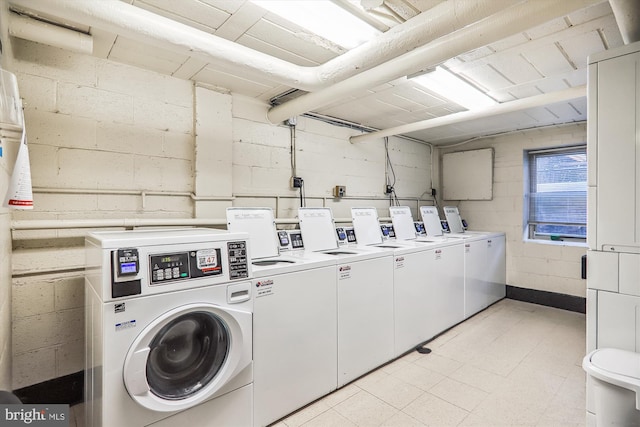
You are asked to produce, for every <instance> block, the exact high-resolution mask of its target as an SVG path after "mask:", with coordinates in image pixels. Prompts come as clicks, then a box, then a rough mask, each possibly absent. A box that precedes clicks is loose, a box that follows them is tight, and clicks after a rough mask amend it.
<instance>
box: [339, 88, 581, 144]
mask: <svg viewBox="0 0 640 427" xmlns="http://www.w3.org/2000/svg"><path fill="white" fill-rule="evenodd" d="M586 95H587V87H586V86H577V87H573V88H570V89H564V90H559V91H557V92H551V93H545V94H542V95H535V96H530V97H528V98H523V99H518V100H515V101H509V102H505V103H502V104H498V105H494V106H491V107H486V108H482V109H480V110H471V111H462V112H460V113H454V114H449V115H447V116H442V117H436V118H435V119H428V120H422V121H419V122H416V123H409V124H406V125H402V126H396V127H393V128H389V129H384V130H381V131H378V132H372V133H369V134H364V135H358V136H352V137H351V138H350V139H349V141H351V142H364V141H370V140H372V139H378V138H383V137H385V136H391V135H397V134H400V133H409V132H416V131H419V130H425V129H433V128H436V127H440V126H446V125H452V124H455V123H460V122H466V121H469V120H476V119H482V118H485V117H491V116H496V115H498V114H506V113H513V112H516V111H521V110H526V109H527V108H535V107H542V106H544V105H549V104H555V103H558V102H564V101H570V100H572V99H577V98H581V97H584V96H586Z"/></svg>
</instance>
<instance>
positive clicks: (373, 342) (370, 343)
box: [298, 208, 394, 387]
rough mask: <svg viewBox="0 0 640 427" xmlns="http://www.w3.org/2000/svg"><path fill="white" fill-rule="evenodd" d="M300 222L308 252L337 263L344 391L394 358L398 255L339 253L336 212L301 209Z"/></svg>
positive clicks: (362, 251)
mask: <svg viewBox="0 0 640 427" xmlns="http://www.w3.org/2000/svg"><path fill="white" fill-rule="evenodd" d="M298 218H299V221H300V231H301V232H302V237H303V240H304V242H305V247H306V248H307V250H312V251H316V252H321V253H324V254H329V255H331V256H333V257H334V258H335V267H334V268H335V270H334V271H335V275H336V280H337V304H338V312H337V314H338V316H337V328H338V377H337V385H338V387H342V386H343V385H345V384H347V383H349V382H351V381H353V380H354V379H356V378H358V377H360V376H362V375H364V374H366V373H367V372H369V371H371V370H373V369H375V368H377V367H378V366H380V365H382V364H384V363H386V362H388V361H389V360H391V359H392V358H393V355H394V348H393V270H392V266H393V261H392V259H393V251H391V250H389V249H380V248H367V249H365V248H352V247H339V245H338V241H337V236H336V226H335V223H334V220H333V214H332V212H331V209H330V208H299V209H298Z"/></svg>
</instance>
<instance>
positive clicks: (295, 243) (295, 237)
mask: <svg viewBox="0 0 640 427" xmlns="http://www.w3.org/2000/svg"><path fill="white" fill-rule="evenodd" d="M289 237H290V238H291V247H292V248H293V249H301V248H304V243H303V242H302V233H300V232H297V233H291V234H290V236H289Z"/></svg>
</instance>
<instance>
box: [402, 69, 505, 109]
mask: <svg viewBox="0 0 640 427" xmlns="http://www.w3.org/2000/svg"><path fill="white" fill-rule="evenodd" d="M411 81H414V82H416V83H418V84H420V85H421V86H424V87H426V88H427V89H429V90H430V91H432V92H435V93H437V94H438V95H440V96H442V97H444V98H446V99H448V100H450V101H453V102H455V103H456V104H459V105H462V106H463V107H464V108H466V109H467V110H475V109H478V108H482V107H489V106H491V105H496V104H497V102H496V101H495V100H494V99H493V98H491V97H489V96H487V95H485V94H484V93H482V92H481V91H479V90H478V89H476V88H475V87H473V86H471V85H470V84H469V83H467V82H465V81H464V80H462V79H461V78H459V77H458V76H456V75H454V74H453V73H451V72H450V71H447V70H445V69H444V68H442V67H440V66H437V67H436V69H435V70H434V71H431V72H428V73H426V74H421V75H419V76H417V77H413V78H411Z"/></svg>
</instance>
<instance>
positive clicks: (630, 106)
mask: <svg viewBox="0 0 640 427" xmlns="http://www.w3.org/2000/svg"><path fill="white" fill-rule="evenodd" d="M597 73H598V77H597V92H596V93H593V89H592V92H591V96H597V100H598V102H597V124H596V131H595V135H593V132H592V133H591V134H590V136H589V149H590V150H593V149H594V148H596V147H594V145H596V146H597V165H590V166H591V167H593V166H595V167H596V168H597V170H596V174H597V175H596V186H597V194H596V198H597V207H596V208H595V209H596V212H595V218H596V224H595V225H596V227H597V232H596V239H597V249H598V250H603V249H604V250H614V251H622V252H626V251H629V250H631V251H633V252H635V251H636V250H633V249H631V248H637V249H638V250H640V219H639V218H640V215H638V212H640V170H639V168H640V109H639V108H638V106H639V105H640V53H634V54H630V55H624V56H620V57H616V58H613V59H609V60H605V61H602V62H600V63H598V66H597ZM592 218H593V216H592Z"/></svg>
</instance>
